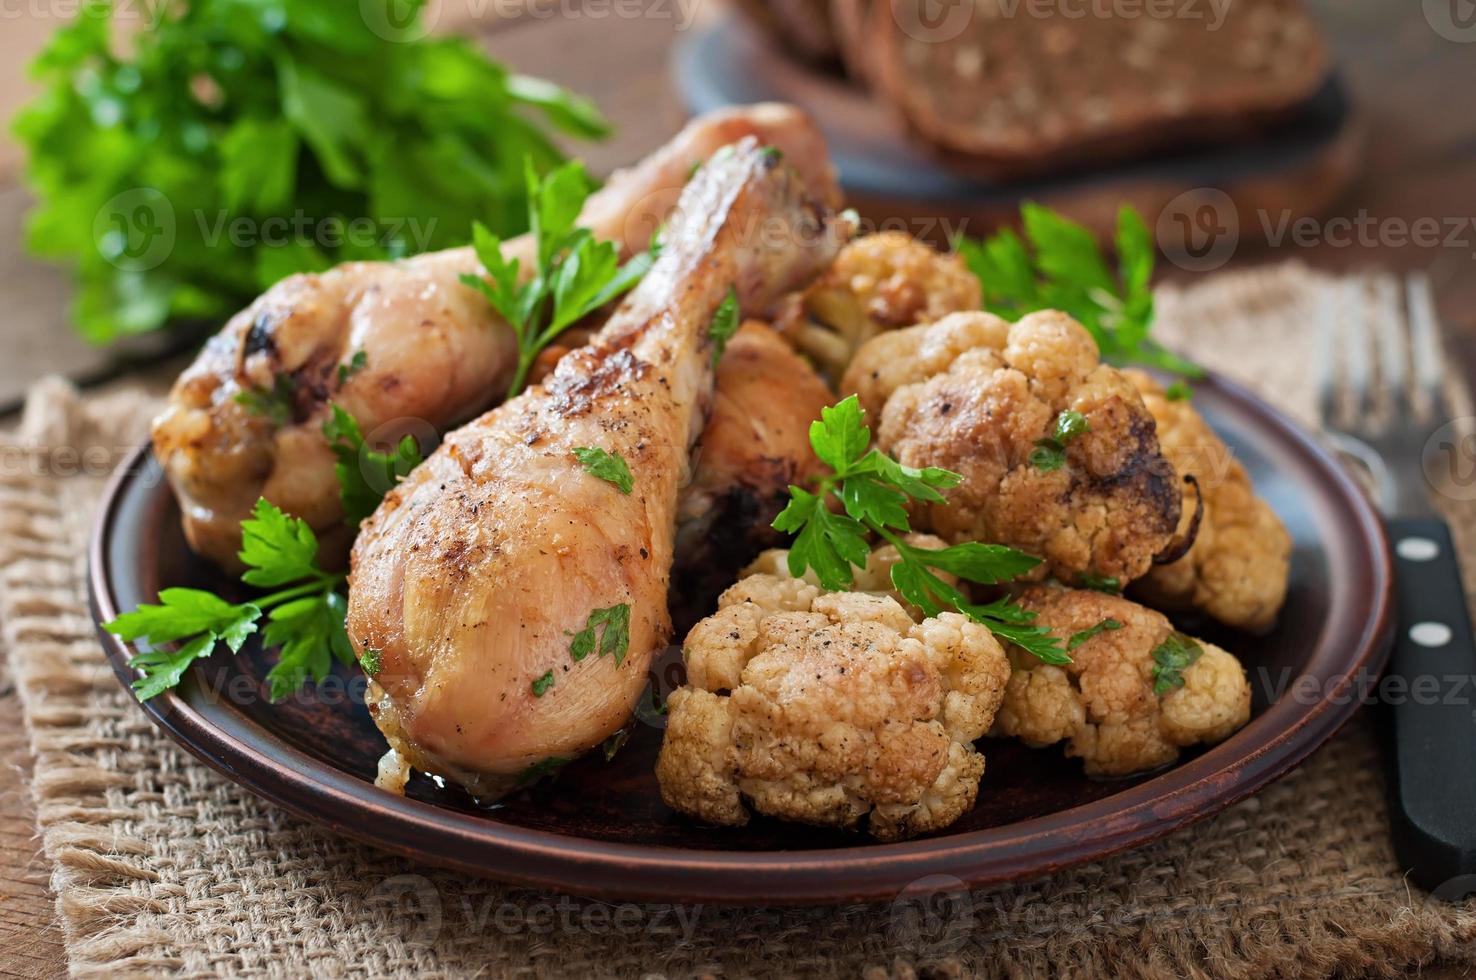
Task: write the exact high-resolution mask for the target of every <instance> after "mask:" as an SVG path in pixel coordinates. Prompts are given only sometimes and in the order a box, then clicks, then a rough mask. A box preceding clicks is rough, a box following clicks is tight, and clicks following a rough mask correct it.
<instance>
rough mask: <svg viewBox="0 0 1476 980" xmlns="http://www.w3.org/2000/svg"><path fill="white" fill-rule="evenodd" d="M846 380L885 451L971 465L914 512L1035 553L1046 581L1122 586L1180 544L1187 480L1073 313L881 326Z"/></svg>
mask: <svg viewBox="0 0 1476 980" xmlns="http://www.w3.org/2000/svg"><path fill="white" fill-rule="evenodd" d="M841 389H842V394H845V393H848V392H855V393H857V394H858V395H859V396H860V399H861V402H862V407H863V408H865V409H866V410H867V411H868V412H869V413H871V414H870V419H871V422H872V424H873V425H875V426H876V427H877V437H876V445H877V446H878V447H879V448H880V449H881V450H882V451H884V452H886V453H889V454H890V455H892V456H894V457H896V459H898V460H899V461H900V462H902V463H905V464H906V465H908V466H915V467H919V468H921V467H926V466H941V467H944V468H945V469H949V470H953V471H955V472H957V473H960V474H962V476H963V481H962V482H961V483H960V484H959V485H958V486H956V487H953V488H951V489H950V490H949V491H948V494H947V500H946V501H945V502H944V503H941V504H931V505H926V506H924V507H921V508H919V513H917V514H916V515H915V516H916V517H917V525H918V526H921V527H922V528H923V529H924V530H930V531H932V532H933V533H935V534H937V535H939V536H941V537H942V538H944V539H946V540H948V541H951V542H955V543H956V542H960V541H987V542H993V543H998V544H1006V545H1010V546H1012V547H1015V548H1018V549H1020V550H1022V551H1026V552H1029V553H1030V554H1033V555H1037V556H1039V557H1041V558H1043V559H1044V562H1043V564H1042V565H1040V566H1039V567H1038V568H1037V570H1036V573H1035V574H1036V575H1037V576H1039V577H1044V576H1046V575H1048V574H1054V575H1055V576H1056V577H1058V578H1060V579H1062V580H1064V581H1071V582H1075V581H1079V580H1080V579H1081V578H1082V577H1083V576H1085V575H1088V574H1089V575H1092V576H1094V577H1097V578H1112V579H1117V580H1118V582H1120V583H1126V582H1128V581H1131V580H1132V579H1135V578H1138V577H1140V576H1142V575H1143V574H1144V573H1146V572H1147V571H1148V569H1149V568H1150V566H1151V565H1152V563H1153V559H1154V557H1155V556H1156V555H1158V554H1160V553H1161V552H1163V551H1164V550H1165V549H1166V548H1168V546H1169V545H1170V543H1171V542H1172V541H1173V540H1174V532H1175V530H1176V528H1177V527H1178V525H1179V516H1180V507H1181V496H1182V494H1181V492H1180V489H1179V476H1178V474H1177V473H1175V471H1174V468H1173V465H1172V464H1171V463H1170V462H1169V461H1168V460H1166V459H1165V458H1164V457H1163V455H1162V453H1161V452H1160V450H1159V445H1158V439H1157V436H1156V434H1155V426H1154V421H1153V416H1152V415H1151V414H1149V412H1148V410H1147V408H1145V407H1144V405H1143V400H1142V398H1141V397H1140V396H1139V394H1138V390H1137V389H1136V388H1135V387H1133V385H1132V383H1131V382H1130V381H1128V379H1127V378H1126V377H1124V376H1123V374H1122V373H1121V372H1120V371H1118V370H1117V369H1116V368H1113V367H1110V366H1108V365H1105V364H1102V363H1100V361H1099V358H1098V352H1097V345H1096V343H1095V342H1094V341H1093V340H1092V338H1091V335H1090V334H1088V333H1087V331H1086V330H1085V329H1084V328H1083V327H1082V326H1081V325H1080V324H1078V323H1077V322H1076V321H1075V320H1073V319H1071V318H1070V317H1069V316H1067V315H1066V314H1064V313H1058V312H1054V311H1049V312H1042V313H1032V314H1031V315H1029V316H1027V317H1025V318H1024V319H1022V320H1020V321H1019V322H1018V323H1014V324H1011V323H1007V322H1006V321H1004V320H1001V319H1000V318H999V317H996V316H993V315H992V314H989V313H977V312H976V313H956V314H953V315H951V316H948V317H945V318H943V319H942V320H939V321H938V322H937V323H934V324H931V325H929V326H921V327H911V328H909V329H906V330H901V331H896V332H894V333H890V334H883V335H882V336H880V337H877V338H876V339H874V340H872V341H871V342H870V343H868V344H867V345H866V346H865V347H863V348H862V349H861V350H860V352H858V353H857V355H856V358H855V360H854V361H852V362H851V367H850V368H849V369H848V370H847V372H846V375H845V377H844V379H843V380H842V386H841Z"/></svg>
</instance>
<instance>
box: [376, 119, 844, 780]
mask: <svg viewBox="0 0 1476 980" xmlns="http://www.w3.org/2000/svg"><path fill="white" fill-rule="evenodd" d="M781 157H782V155H781V154H780V153H779V152H777V151H775V150H774V149H772V148H764V149H760V148H759V146H758V143H757V141H756V140H754V139H752V138H748V139H745V140H744V141H743V142H742V143H740V144H738V145H737V146H736V147H734V149H733V150H732V151H730V152H725V153H721V154H718V155H716V156H715V157H713V159H712V160H711V161H710V162H709V163H708V164H707V165H706V166H704V167H703V168H702V169H701V170H700V171H699V172H698V174H697V176H696V177H695V178H694V179H693V180H692V181H691V182H690V184H688V186H687V188H686V189H685V191H684V192H683V194H682V197H681V200H680V202H679V203H678V205H677V208H676V211H675V214H674V216H673V218H672V219H671V222H670V224H669V226H668V229H667V232H666V234H665V235H664V247H663V251H662V255H661V257H660V259H659V260H658V261H657V262H656V264H655V266H654V267H653V268H652V270H651V271H650V272H649V273H648V274H647V275H646V278H645V279H644V280H643V281H642V283H641V284H640V285H639V286H638V287H637V288H636V290H635V291H634V292H633V293H632V294H631V295H630V297H629V298H628V299H627V300H626V302H625V303H624V304H623V305H622V306H621V307H620V309H619V310H617V311H616V313H615V314H614V315H613V316H612V318H611V320H610V322H609V323H608V324H607V325H606V326H605V328H604V329H603V330H602V331H601V332H600V334H599V335H597V336H596V338H595V341H594V342H593V343H592V344H591V345H590V346H588V347H584V348H581V349H580V350H576V351H574V352H572V353H571V354H569V355H568V356H566V357H565V358H564V359H563V360H562V361H561V362H560V363H559V365H558V367H557V368H556V369H555V371H554V373H553V374H552V375H551V376H550V377H549V378H547V379H546V380H545V381H544V382H543V383H542V384H541V385H538V386H536V387H534V388H530V389H528V390H527V391H525V392H524V393H523V394H522V395H520V396H519V397H517V398H515V399H513V400H512V401H510V402H508V403H506V404H504V405H502V406H501V407H500V408H497V409H494V410H493V411H491V412H489V413H487V414H486V415H484V416H482V417H481V418H480V419H478V420H476V421H475V422H473V423H471V424H470V425H468V426H466V427H465V428H462V429H460V430H458V431H456V432H454V433H452V434H451V435H450V436H448V437H447V439H446V441H445V442H444V443H443V444H442V445H441V447H440V448H439V449H438V450H437V451H436V452H435V453H433V454H432V455H431V457H430V458H429V459H428V460H427V461H426V462H425V464H424V465H422V466H421V467H419V468H418V469H417V470H416V471H415V472H414V473H412V474H411V476H410V477H409V479H407V480H406V481H405V482H404V483H402V484H401V485H400V486H399V487H398V488H396V489H395V490H394V491H392V492H391V493H390V494H389V495H388V496H387V497H386V498H385V500H384V502H383V504H382V505H381V506H380V508H379V510H378V511H377V512H376V513H375V514H374V516H373V517H371V518H370V519H369V520H368V521H366V522H365V524H364V527H363V531H362V533H361V534H360V536H359V539H358V541H357V543H356V544H355V547H354V552H353V560H352V566H351V568H352V571H351V577H350V592H349V611H348V632H349V636H350V638H351V639H352V641H353V643H354V646H355V648H356V649H357V650H359V651H360V653H361V654H362V652H363V651H364V650H367V649H373V650H376V651H378V656H377V657H376V658H372V659H377V660H378V661H379V668H378V672H377V673H376V675H375V677H374V683H373V684H372V685H371V687H370V690H369V695H368V700H369V702H370V708H371V711H372V712H373V714H374V717H375V720H376V722H377V723H378V724H379V726H380V728H381V729H382V730H383V731H384V733H385V735H386V737H387V738H388V739H389V742H390V745H391V747H392V749H394V750H395V751H397V752H398V753H399V754H400V756H401V757H402V758H403V759H405V760H406V761H408V762H409V763H411V764H413V765H414V766H416V767H417V768H421V769H424V770H428V771H430V772H435V773H438V774H440V775H443V776H447V777H449V778H452V779H455V780H456V781H458V782H460V783H462V784H464V785H466V786H467V787H468V788H469V789H471V790H472V791H473V792H475V793H479V794H483V795H493V794H496V793H499V792H502V791H505V790H506V789H508V788H509V787H511V786H513V785H516V783H517V782H518V781H519V779H520V778H522V777H523V776H524V775H525V774H526V773H527V771H528V769H529V767H530V766H535V765H541V764H547V763H548V762H549V760H562V759H567V758H570V757H573V756H576V755H578V754H579V753H581V752H584V751H586V750H588V749H590V748H592V747H594V746H596V745H598V744H599V743H600V742H601V741H602V740H604V739H605V738H606V737H607V736H609V735H610V734H611V733H612V732H614V731H615V730H616V729H618V728H619V727H620V726H621V725H622V724H624V722H625V720H626V719H627V717H628V716H629V714H630V711H631V708H632V706H633V705H634V703H635V701H636V699H637V697H638V696H639V694H640V692H641V690H642V688H643V686H644V685H645V682H646V669H647V665H648V664H649V662H650V659H651V657H652V655H653V654H654V653H655V652H656V651H658V650H660V649H661V648H662V647H663V646H664V645H665V644H666V642H667V641H668V638H669V631H670V620H669V617H668V613H667V588H668V583H669V577H670V571H671V565H672V550H673V538H674V528H675V523H676V508H677V493H678V490H679V489H680V487H681V486H682V485H683V484H684V483H685V482H686V481H687V479H688V477H689V468H690V449H691V446H692V444H693V442H694V441H695V440H696V438H697V436H698V435H699V433H700V432H701V429H702V424H703V421H704V419H705V416H706V413H707V411H708V406H709V403H710V400H711V395H712V383H713V370H712V364H713V360H714V358H713V353H714V351H713V347H712V344H711V341H710V338H709V336H708V328H709V325H710V323H711V321H712V318H713V314H714V311H715V310H716V309H717V307H718V305H719V303H720V302H721V301H722V299H723V296H724V295H725V294H726V293H727V291H728V290H729V288H734V289H736V291H737V295H738V298H739V303H740V307H741V308H742V309H743V310H745V311H749V312H755V313H761V312H764V311H766V310H767V309H768V307H769V306H770V304H771V303H772V302H773V301H774V300H775V299H777V297H779V296H780V295H782V294H783V293H785V292H787V291H789V290H791V289H794V288H796V287H798V286H801V285H803V284H804V283H805V282H806V281H808V280H809V279H810V278H811V277H813V276H814V275H816V274H817V273H818V272H819V271H820V270H821V269H823V268H824V267H825V266H826V265H827V264H828V263H829V262H830V260H831V259H832V258H833V257H834V255H835V252H836V251H837V249H838V247H839V244H840V242H839V240H838V239H839V238H840V237H841V235H840V233H839V232H838V231H836V230H835V229H833V228H832V227H831V218H830V212H829V210H828V208H827V207H826V206H825V205H824V203H823V202H822V201H821V200H818V199H816V198H815V197H813V196H811V194H810V192H809V191H807V189H806V187H805V185H804V183H803V182H802V181H801V179H800V178H799V176H798V175H797V173H796V172H795V170H794V169H792V168H791V167H790V166H788V165H787V164H786V163H783V162H782V160H781ZM819 190H820V192H821V195H822V196H824V197H828V196H829V193H830V191H831V188H829V187H828V186H825V185H822V186H821V188H819ZM582 447H595V448H598V449H602V450H605V451H606V452H609V453H615V454H618V455H619V456H620V457H621V458H623V459H624V460H625V462H626V463H627V464H628V465H629V468H630V472H631V474H632V476H633V478H634V487H633V489H632V491H631V492H630V493H629V494H626V493H623V492H622V491H621V489H620V488H619V487H617V486H616V485H615V484H614V483H611V482H608V481H606V480H604V479H601V478H599V477H598V476H595V475H593V474H591V473H589V472H587V471H586V470H585V469H584V468H583V467H582V465H581V464H580V462H579V461H578V459H577V458H576V457H575V455H574V450H575V449H576V448H582ZM586 630H589V631H590V632H589V633H586V634H584V635H586V636H588V637H589V640H588V641H584V640H582V639H581V633H582V632H583V631H586ZM626 631H628V636H625V635H622V634H623V633H624V632H626Z"/></svg>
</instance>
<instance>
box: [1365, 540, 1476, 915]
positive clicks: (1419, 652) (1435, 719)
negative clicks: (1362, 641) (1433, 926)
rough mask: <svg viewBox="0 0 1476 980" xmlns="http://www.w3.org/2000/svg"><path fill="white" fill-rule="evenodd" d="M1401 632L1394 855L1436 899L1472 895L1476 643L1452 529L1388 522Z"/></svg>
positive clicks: (1393, 704)
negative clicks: (1452, 539) (1392, 549)
mask: <svg viewBox="0 0 1476 980" xmlns="http://www.w3.org/2000/svg"><path fill="white" fill-rule="evenodd" d="M1388 527H1389V536H1390V540H1391V541H1392V542H1393V546H1394V560H1395V565H1396V569H1397V574H1396V575H1395V581H1396V583H1397V584H1396V586H1395V588H1396V591H1397V598H1398V614H1399V615H1398V631H1397V634H1396V636H1395V642H1394V652H1393V655H1392V658H1391V660H1390V662H1389V672H1388V676H1387V677H1386V678H1385V680H1384V682H1383V684H1382V685H1381V687H1382V692H1381V693H1382V694H1383V698H1384V700H1386V701H1388V702H1389V708H1388V710H1389V713H1390V715H1391V717H1392V724H1393V741H1394V746H1393V752H1394V782H1393V786H1392V787H1391V798H1392V799H1391V806H1392V816H1393V822H1394V850H1395V855H1396V857H1397V858H1398V859H1399V863H1400V865H1401V866H1402V867H1403V868H1404V869H1405V870H1406V871H1408V872H1409V875H1410V878H1411V879H1412V880H1413V881H1414V882H1415V883H1416V884H1418V885H1419V886H1420V887H1422V888H1424V889H1425V890H1427V891H1429V892H1432V893H1433V894H1434V895H1435V896H1437V897H1439V898H1444V899H1447V900H1452V901H1453V900H1456V899H1459V898H1462V897H1463V896H1465V895H1468V894H1472V893H1476V639H1473V636H1472V631H1471V618H1470V616H1469V614H1468V613H1467V610H1466V595H1465V590H1464V589H1463V588H1462V587H1461V570H1460V566H1459V565H1458V564H1457V562H1456V555H1455V549H1454V547H1453V546H1452V543H1451V537H1450V529H1449V528H1448V527H1446V525H1445V523H1444V522H1443V521H1440V520H1437V519H1432V518H1398V517H1396V518H1390V519H1389V522H1388Z"/></svg>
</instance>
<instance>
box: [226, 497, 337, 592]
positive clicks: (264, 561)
mask: <svg viewBox="0 0 1476 980" xmlns="http://www.w3.org/2000/svg"><path fill="white" fill-rule="evenodd" d="M239 557H240V559H241V561H242V563H243V564H245V565H246V566H247V569H246V571H245V572H244V573H243V574H242V575H241V581H243V582H245V583H246V584H247V585H260V586H273V585H282V584H284V583H287V582H295V581H297V580H298V579H304V578H312V577H315V576H320V575H322V572H320V571H319V570H318V537H317V535H315V534H313V529H312V528H310V527H308V523H307V521H304V520H302V519H301V518H298V517H290V516H288V515H287V514H285V513H283V511H282V510H281V508H279V507H277V506H276V505H275V504H273V503H270V502H269V501H268V500H267V499H266V498H265V497H263V498H261V499H260V500H258V501H257V502H256V508H255V509H254V510H253V511H252V516H251V517H250V518H249V519H247V520H244V521H242V522H241V551H240V555H239Z"/></svg>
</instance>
